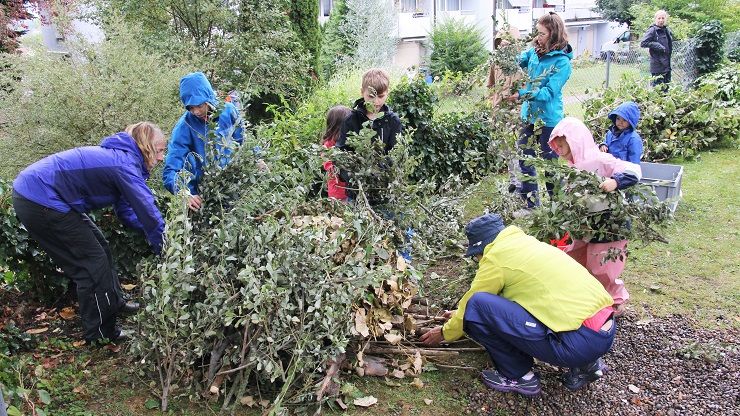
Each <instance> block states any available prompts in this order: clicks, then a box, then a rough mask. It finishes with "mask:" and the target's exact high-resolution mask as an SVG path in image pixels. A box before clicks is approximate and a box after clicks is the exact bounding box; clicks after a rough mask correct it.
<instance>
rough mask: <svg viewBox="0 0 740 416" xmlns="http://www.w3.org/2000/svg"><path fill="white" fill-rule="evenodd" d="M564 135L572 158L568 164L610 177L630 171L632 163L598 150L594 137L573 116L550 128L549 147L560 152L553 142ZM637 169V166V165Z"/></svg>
mask: <svg viewBox="0 0 740 416" xmlns="http://www.w3.org/2000/svg"><path fill="white" fill-rule="evenodd" d="M560 136H564V137H565V140H566V141H567V142H568V146H570V154H571V157H572V160H568V165H570V166H575V167H576V168H578V169H581V170H585V171H589V172H594V173H596V174H599V175H601V176H604V177H612V176H614V174H615V173H622V172H624V171H626V170H629V171H632V170H634V169H631V168H630V167H631V166H633V165H634V164H633V163H629V162H625V161H623V160H619V159H617V158H616V157H614V156H612V155H611V154H609V153H604V152H602V151H600V150H599V148H598V146H596V143H594V137H593V136H592V135H591V132H590V131H589V130H588V127H586V125H585V124H583V122H582V121H581V120H579V119H577V118H575V117H566V118H564V119H562V120H561V121H560V122H559V123H558V124H557V125H556V126H555V128H554V129H553V130H552V134H550V140H549V142H548V144H549V145H550V148H551V149H552V150H553V151H554V152H555V153H557V154H558V155H559V154H560V149H559V148H558V147H557V145H556V144H555V141H554V139H555V138H556V137H560ZM637 169H639V167H637Z"/></svg>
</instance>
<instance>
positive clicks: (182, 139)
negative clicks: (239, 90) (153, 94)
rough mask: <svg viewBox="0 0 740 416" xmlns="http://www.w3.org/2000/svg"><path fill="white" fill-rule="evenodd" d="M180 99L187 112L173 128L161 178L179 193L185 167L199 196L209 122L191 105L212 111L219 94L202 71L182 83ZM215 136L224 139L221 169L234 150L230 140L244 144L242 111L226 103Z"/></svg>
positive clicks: (218, 147)
mask: <svg viewBox="0 0 740 416" xmlns="http://www.w3.org/2000/svg"><path fill="white" fill-rule="evenodd" d="M180 100H181V101H182V104H183V106H184V107H185V110H186V111H185V113H184V114H183V115H182V117H180V119H179V120H178V121H177V123H176V124H175V127H174V128H173V129H172V137H171V139H170V143H169V146H168V148H167V159H166V160H165V165H164V169H163V171H162V178H163V181H164V187H165V188H167V190H168V191H170V192H172V193H173V194H174V193H177V191H178V183H177V182H178V172H180V171H181V170H182V169H183V168H184V169H186V170H188V171H189V172H190V173H191V174H192V177H191V179H190V182H188V188H189V190H190V194H191V195H198V183H199V182H200V179H201V178H202V177H203V166H205V164H206V163H207V162H208V161H206V139H207V138H208V123H206V122H205V121H203V120H201V119H200V118H198V117H196V116H194V115H193V114H191V113H190V112H189V111H187V110H188V108H189V107H190V106H197V105H201V104H203V103H209V104H210V105H211V106H212V107H213V108H217V107H218V105H219V102H218V98H216V93H215V92H214V91H213V88H212V87H211V83H210V82H208V79H207V78H206V76H205V75H204V74H203V73H202V72H193V73H191V74H188V75H185V76H184V77H182V79H181V80H180ZM216 135H217V136H218V137H219V138H220V140H222V142H220V143H216V148H217V149H219V153H220V157H219V159H218V161H217V162H218V163H219V165H220V166H226V164H227V163H228V161H229V159H230V155H231V150H230V149H229V147H228V144H229V143H230V142H231V140H235V141H236V142H237V143H239V144H241V142H242V127H241V119H240V117H239V111H237V109H236V107H234V105H233V104H231V103H226V104H224V107H223V111H222V112H221V114H220V115H219V117H218V126H217V128H216Z"/></svg>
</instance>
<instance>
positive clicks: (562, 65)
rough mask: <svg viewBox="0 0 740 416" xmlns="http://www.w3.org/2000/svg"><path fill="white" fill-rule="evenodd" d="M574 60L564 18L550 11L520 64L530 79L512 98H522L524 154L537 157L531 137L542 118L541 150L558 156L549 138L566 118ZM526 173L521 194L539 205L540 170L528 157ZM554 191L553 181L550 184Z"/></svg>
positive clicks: (545, 154)
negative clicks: (565, 87) (566, 93)
mask: <svg viewBox="0 0 740 416" xmlns="http://www.w3.org/2000/svg"><path fill="white" fill-rule="evenodd" d="M571 59H573V48H571V46H570V45H569V44H568V34H567V32H566V31H565V24H564V23H563V20H562V19H561V18H560V16H558V15H557V14H555V13H550V14H546V15H544V16H542V17H540V18H539V20H538V21H537V36H536V37H535V38H534V40H533V41H532V47H531V48H529V49H527V50H526V51H524V52H522V54H521V55H520V57H519V66H521V67H522V68H526V70H527V76H528V77H529V81H528V82H527V84H526V85H525V87H524V88H522V89H520V90H519V91H518V92H517V93H516V94H513V95H511V96H510V97H509V98H508V99H509V100H510V101H515V100H517V99H521V100H523V101H524V103H523V104H522V111H521V117H522V120H523V121H524V123H525V127H524V128H523V129H522V132H521V136H520V139H519V141H518V143H517V144H518V145H519V146H520V147H524V151H523V152H524V154H525V155H529V156H535V154H536V153H535V150H534V149H531V148H528V147H527V146H526V145H527V144H528V143H529V140H530V138H531V137H532V135H534V126H535V123H536V122H537V121H541V122H542V123H543V124H544V126H543V127H542V131H541V132H540V135H539V152H538V153H540V155H541V156H542V157H543V158H545V159H555V158H557V155H556V154H554V153H553V152H552V151H550V148H549V147H548V145H547V140H548V139H549V138H550V133H551V132H552V129H553V127H555V125H556V124H557V123H558V122H559V121H560V120H561V119H562V118H563V85H565V82H566V81H568V78H570V74H571V65H570V60H571ZM519 167H520V168H521V170H522V173H523V174H524V175H526V176H530V177H531V178H529V180H524V181H522V186H521V189H520V190H519V193H520V194H521V196H522V198H523V199H524V200H525V201H526V202H527V207H528V208H533V207H534V206H536V205H538V204H539V198H538V196H537V181H536V180H535V177H536V175H537V172H536V171H535V168H534V167H532V166H530V165H529V164H528V163H526V162H525V161H524V160H520V161H519ZM547 190H548V192H549V193H551V192H552V184H550V183H548V184H547Z"/></svg>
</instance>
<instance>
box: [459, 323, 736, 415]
mask: <svg viewBox="0 0 740 416" xmlns="http://www.w3.org/2000/svg"><path fill="white" fill-rule="evenodd" d="M618 325H619V326H618V332H617V338H616V340H615V342H614V346H613V347H612V351H611V352H610V353H609V354H607V355H606V356H605V357H604V359H605V360H606V363H607V365H608V366H609V367H610V369H611V370H610V371H609V372H608V373H607V374H606V375H605V376H604V377H603V378H602V379H600V380H598V381H596V382H594V383H591V385H589V386H588V387H586V388H584V389H583V390H581V391H578V392H570V391H568V390H567V389H566V388H565V387H563V385H562V384H561V383H560V381H559V375H560V374H561V373H562V372H563V371H564V370H562V369H558V368H555V367H552V366H549V365H547V364H543V363H538V364H536V366H535V371H537V372H539V374H540V377H541V379H542V383H543V385H542V390H543V391H542V394H541V395H540V396H539V397H537V398H534V399H527V398H524V397H522V396H519V395H517V394H515V393H499V392H496V391H493V390H489V389H487V388H486V387H485V386H483V384H482V383H478V384H476V386H477V387H476V388H475V389H474V390H473V391H469V392H460V393H461V394H467V395H468V397H470V398H471V402H470V406H469V407H468V408H467V409H466V412H465V413H466V414H472V415H496V416H501V415H596V414H601V415H702V416H708V415H722V416H725V415H740V331H739V330H737V329H729V330H712V331H709V330H697V329H695V328H694V326H693V325H692V322H691V321H690V319H687V318H686V317H681V316H669V317H666V318H660V319H658V318H653V319H642V320H639V319H638V318H637V317H635V316H630V315H627V316H625V317H624V318H621V319H620V321H618Z"/></svg>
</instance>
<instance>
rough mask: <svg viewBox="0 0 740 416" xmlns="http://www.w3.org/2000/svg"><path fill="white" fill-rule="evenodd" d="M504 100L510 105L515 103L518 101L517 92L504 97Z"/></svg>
mask: <svg viewBox="0 0 740 416" xmlns="http://www.w3.org/2000/svg"><path fill="white" fill-rule="evenodd" d="M506 99H507V100H508V101H509V102H511V103H513V102H516V101H517V100H518V99H519V92H515V93H514V94H511V95H510V96H508V97H506Z"/></svg>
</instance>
